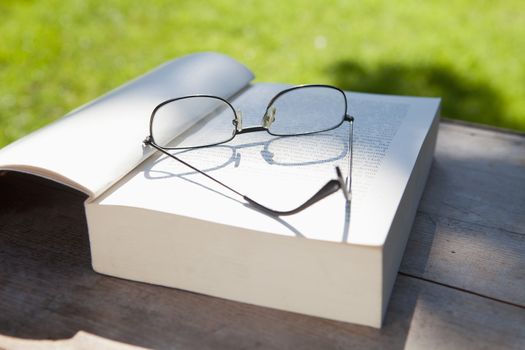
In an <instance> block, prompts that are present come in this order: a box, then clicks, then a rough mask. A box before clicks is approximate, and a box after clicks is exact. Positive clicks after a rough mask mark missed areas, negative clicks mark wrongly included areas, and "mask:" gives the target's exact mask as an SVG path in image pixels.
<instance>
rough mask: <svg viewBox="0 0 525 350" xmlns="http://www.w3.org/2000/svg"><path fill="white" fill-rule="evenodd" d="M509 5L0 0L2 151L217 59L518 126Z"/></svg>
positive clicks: (522, 110) (516, 48) (515, 41)
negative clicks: (180, 68)
mask: <svg viewBox="0 0 525 350" xmlns="http://www.w3.org/2000/svg"><path fill="white" fill-rule="evenodd" d="M524 9H525V6H523V2H522V1H520V0H517V1H510V0H509V1H501V2H497V1H463V0H456V1H454V2H443V1H359V2H358V1H356V2H345V1H281V2H271V1H205V2H204V1H203V2H198V1H174V0H166V1H163V0H156V1H129V0H119V1H86V0H68V1H63V0H47V1H28V0H26V1H21V0H18V1H15V0H12V1H9V0H0V82H1V83H0V146H2V145H4V144H6V143H9V142H11V141H13V140H15V139H17V138H19V137H21V136H22V135H24V134H26V133H28V132H30V131H32V130H35V129H38V128H40V127H41V126H43V125H45V124H48V123H49V122H51V121H52V120H54V119H56V118H58V117H60V116H62V115H64V114H65V113H67V112H68V111H70V110H72V109H73V108H75V107H78V106H79V105H81V104H83V103H86V102H88V101H90V100H92V99H94V98H96V97H97V96H99V95H101V94H103V93H105V92H107V91H108V90H110V89H112V88H114V87H116V86H118V85H120V84H122V83H123V82H125V81H127V80H129V79H131V78H133V77H135V76H137V75H139V74H142V73H144V72H145V71H147V70H149V69H152V68H154V67H155V66H157V65H159V64H160V63H162V62H164V61H166V60H169V59H171V58H174V57H177V56H181V55H185V54H187V53H191V52H195V51H208V50H211V51H219V52H223V53H226V54H228V55H230V56H232V57H234V58H236V59H237V60H239V61H241V62H243V63H245V64H246V65H247V66H248V67H250V68H251V69H252V70H253V71H254V72H255V74H256V77H257V80H258V81H276V82H288V83H329V84H336V85H339V86H341V87H342V88H345V89H351V90H356V91H370V92H383V93H396V94H408V95H432V96H443V98H444V100H443V111H442V114H443V115H444V116H447V117H451V118H459V119H464V120H470V121H477V122H482V123H488V124H492V125H496V126H500V127H507V128H514V129H518V130H521V131H525V98H524V97H525V40H524V39H523V38H525V25H523V23H525V10H524Z"/></svg>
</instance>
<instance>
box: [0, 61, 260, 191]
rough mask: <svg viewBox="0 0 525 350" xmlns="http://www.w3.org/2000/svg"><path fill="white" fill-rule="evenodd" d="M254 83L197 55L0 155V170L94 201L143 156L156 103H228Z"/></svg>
mask: <svg viewBox="0 0 525 350" xmlns="http://www.w3.org/2000/svg"><path fill="white" fill-rule="evenodd" d="M252 79H253V75H252V73H251V72H250V71H249V70H248V69H247V68H246V67H244V66H243V65H241V64H240V63H238V62H236V61H235V60H233V59H231V58H229V57H227V56H224V55H221V54H216V53H199V54H193V55H189V56H186V57H182V58H179V59H176V60H173V61H170V62H168V63H166V64H164V65H162V66H161V67H159V68H157V69H156V70H154V71H152V72H150V73H147V74H145V75H144V76H142V77H140V78H137V79H135V80H133V81H132V82H130V83H128V84H126V85H124V86H122V87H120V88H118V89H116V90H114V91H112V92H110V93H108V94H107V95H105V96H103V97H100V98H99V99H97V100H95V101H93V102H92V103H89V104H88V105H86V106H83V107H81V108H79V109H77V110H75V111H73V112H71V113H69V114H68V115H66V116H65V117H64V118H62V119H59V120H58V121H56V122H54V123H52V124H50V125H48V126H46V127H44V128H42V129H40V130H38V131H36V132H34V133H32V134H30V135H28V136H26V137H24V138H22V139H20V140H18V141H16V142H14V143H12V144H11V145H8V146H6V147H5V148H3V149H2V150H0V169H8V170H17V171H25V172H29V173H33V174H37V175H40V176H44V177H48V178H51V179H53V180H55V181H59V182H63V183H65V184H67V185H69V186H72V187H75V188H77V189H80V190H82V191H84V192H86V193H87V194H89V195H90V196H96V195H98V194H99V193H101V192H103V191H104V190H105V189H107V188H108V187H109V186H111V184H113V183H114V182H115V181H117V180H118V179H119V178H121V177H122V176H124V175H125V174H126V173H128V172H129V171H130V170H131V169H133V168H134V167H135V166H136V165H137V164H138V163H140V162H141V161H142V160H143V159H145V158H146V157H147V156H149V155H150V154H151V153H152V152H151V149H150V148H147V149H145V148H144V147H143V145H142V140H144V139H145V137H146V136H147V135H148V133H149V119H150V115H151V112H152V110H153V108H154V107H155V106H156V105H157V104H159V103H160V102H162V101H164V100H166V99H169V98H173V97H179V96H184V95H189V94H197V93H204V94H213V95H217V96H221V97H224V98H228V97H230V96H232V95H234V94H235V93H237V92H238V91H239V90H241V89H242V88H243V87H245V86H246V85H247V84H248V83H249V82H250V81H251V80H252Z"/></svg>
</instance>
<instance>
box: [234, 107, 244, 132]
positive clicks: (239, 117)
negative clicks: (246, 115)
mask: <svg viewBox="0 0 525 350" xmlns="http://www.w3.org/2000/svg"><path fill="white" fill-rule="evenodd" d="M232 124H233V125H235V130H234V131H233V134H234V135H235V132H236V131H237V132H239V131H241V130H242V111H239V110H237V111H235V119H234V120H233V122H232Z"/></svg>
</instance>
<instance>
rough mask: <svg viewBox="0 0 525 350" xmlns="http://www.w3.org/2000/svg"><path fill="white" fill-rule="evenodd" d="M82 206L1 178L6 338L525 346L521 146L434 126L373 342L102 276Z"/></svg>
mask: <svg viewBox="0 0 525 350" xmlns="http://www.w3.org/2000/svg"><path fill="white" fill-rule="evenodd" d="M84 199H85V196H84V195H82V194H80V193H77V192H75V191H73V190H68V189H64V188H63V187H60V186H57V185H54V184H52V183H51V182H48V181H43V180H38V179H36V178H33V177H28V176H24V175H20V174H13V173H4V174H3V175H2V176H0V334H3V335H7V336H14V337H20V338H46V339H58V338H69V337H72V336H73V335H74V334H75V333H76V332H77V331H79V330H84V331H87V332H90V333H93V334H96V335H99V336H102V337H105V338H110V339H114V340H118V341H121V342H125V343H129V344H133V345H138V346H144V347H153V348H178V349H185V348H192V349H206V348H213V349H219V348H226V349H236V348H293V349H303V348H304V349H330V348H350V347H358V348H365V347H366V348H390V349H401V348H410V349H412V348H416V349H436V348H437V349H440V348H443V349H449V348H461V349H462V348H475V349H478V348H487V349H495V348H521V349H524V348H525V135H523V134H517V133H510V132H505V131H498V130H493V129H486V128H480V127H477V126H473V125H468V124H459V123H453V122H450V121H445V122H442V123H441V126H440V131H439V138H438V145H437V149H436V155H435V158H434V163H433V166H432V170H431V173H430V177H429V180H428V183H427V186H426V189H425V193H424V195H423V199H422V200H421V203H420V206H419V211H418V213H417V216H416V219H415V222H414V226H413V229H412V233H411V235H410V240H409V242H408V246H407V248H406V251H405V255H404V260H403V262H402V265H401V268H400V272H399V275H398V278H397V281H396V284H395V287H394V291H393V294H392V298H391V300H390V305H389V308H388V312H387V315H386V319H385V322H384V326H383V328H382V329H381V330H377V329H373V328H369V327H363V326H357V325H352V324H346V323H342V322H335V321H329V320H324V319H320V318H315V317H307V316H302V315H298V314H293V313H289V312H283V311H277V310H272V309H267V308H263V307H257V306H252V305H246V304H241V303H236V302H231V301H226V300H221V299H218V298H213V297H208V296H203V295H199V294H195V293H189V292H185V291H181V290H176V289H169V288H164V287H158V286H153V285H147V284H142V283H137V282H131V281H126V280H121V279H118V278H112V277H107V276H103V275H99V274H97V273H95V272H93V270H92V269H91V266H90V254H89V244H88V235H87V228H86V223H85V218H84V212H83V201H84ZM342 307H344V306H342ZM0 347H1V346H0Z"/></svg>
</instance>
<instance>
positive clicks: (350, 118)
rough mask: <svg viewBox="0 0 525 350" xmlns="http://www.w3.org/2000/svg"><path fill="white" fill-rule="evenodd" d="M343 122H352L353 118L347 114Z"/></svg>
mask: <svg viewBox="0 0 525 350" xmlns="http://www.w3.org/2000/svg"><path fill="white" fill-rule="evenodd" d="M345 120H347V121H349V122H353V121H354V117H353V116H351V115H350V114H347V115H345Z"/></svg>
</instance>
